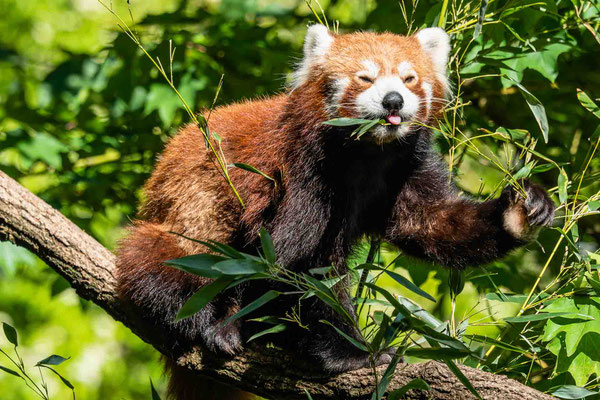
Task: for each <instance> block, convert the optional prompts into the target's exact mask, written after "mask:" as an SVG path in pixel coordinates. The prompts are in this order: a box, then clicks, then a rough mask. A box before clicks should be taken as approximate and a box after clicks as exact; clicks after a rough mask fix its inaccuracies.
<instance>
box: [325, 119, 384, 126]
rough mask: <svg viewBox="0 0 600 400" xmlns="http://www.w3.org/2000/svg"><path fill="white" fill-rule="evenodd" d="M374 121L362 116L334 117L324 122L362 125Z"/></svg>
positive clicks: (326, 123) (332, 124)
mask: <svg viewBox="0 0 600 400" xmlns="http://www.w3.org/2000/svg"><path fill="white" fill-rule="evenodd" d="M371 122H373V120H372V119H361V118H334V119H330V120H329V121H325V122H323V125H331V126H353V125H362V124H368V123H371Z"/></svg>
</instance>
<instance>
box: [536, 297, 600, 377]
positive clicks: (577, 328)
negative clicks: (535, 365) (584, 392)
mask: <svg viewBox="0 0 600 400" xmlns="http://www.w3.org/2000/svg"><path fill="white" fill-rule="evenodd" d="M545 310H547V311H549V312H550V313H553V314H554V313H557V312H560V313H565V314H567V316H566V317H558V318H551V319H549V320H548V321H547V322H546V325H545V327H544V332H543V334H542V336H541V337H540V339H541V340H542V341H543V342H549V343H548V344H547V345H546V348H547V349H548V350H550V352H552V353H553V354H554V355H555V356H556V357H557V362H556V365H555V367H554V368H555V373H557V374H559V373H563V372H568V373H569V374H571V376H572V377H573V379H574V380H575V384H576V385H578V386H583V385H585V384H586V383H587V381H588V378H589V376H590V375H592V374H597V375H598V374H600V363H599V362H598V361H597V360H599V359H600V350H599V348H598V343H597V338H598V337H599V336H600V298H597V297H594V298H586V297H579V296H577V297H563V298H560V299H557V300H555V301H554V302H552V303H551V304H549V305H548V306H547V307H546V308H545ZM569 314H572V315H578V314H582V315H588V316H589V317H590V318H593V319H588V320H582V319H579V320H573V319H571V318H570V317H569V316H568V315H569Z"/></svg>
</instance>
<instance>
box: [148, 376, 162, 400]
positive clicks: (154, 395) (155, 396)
mask: <svg viewBox="0 0 600 400" xmlns="http://www.w3.org/2000/svg"><path fill="white" fill-rule="evenodd" d="M150 391H151V393H152V400H161V399H160V396H159V394H158V392H157V391H156V389H155V388H154V384H153V383H152V378H150Z"/></svg>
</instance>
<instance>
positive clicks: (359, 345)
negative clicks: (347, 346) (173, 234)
mask: <svg viewBox="0 0 600 400" xmlns="http://www.w3.org/2000/svg"><path fill="white" fill-rule="evenodd" d="M319 322H321V323H323V324H326V325H329V326H331V327H332V328H333V329H335V330H336V331H337V333H339V334H340V335H341V336H342V337H343V338H344V339H346V340H347V341H349V342H350V343H352V344H353V345H354V346H355V347H356V348H358V349H359V350H362V351H364V352H368V351H369V350H368V349H367V346H365V345H364V344H362V343H361V342H359V341H358V340H356V339H354V338H353V337H352V336H350V335H348V334H346V333H345V332H343V331H341V330H340V329H339V328H338V327H337V326H335V325H333V324H332V323H331V322H329V321H325V320H324V319H322V320H320V321H319Z"/></svg>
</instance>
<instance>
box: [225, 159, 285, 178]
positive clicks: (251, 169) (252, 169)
mask: <svg viewBox="0 0 600 400" xmlns="http://www.w3.org/2000/svg"><path fill="white" fill-rule="evenodd" d="M229 166H230V167H236V168H239V169H243V170H244V171H248V172H253V173H255V174H258V175H260V176H262V177H263V178H267V179H268V180H270V181H273V182H275V179H273V178H271V177H270V176H269V175H267V174H265V173H264V172H262V171H260V170H258V169H256V168H255V167H253V166H252V165H248V164H244V163H233V164H229Z"/></svg>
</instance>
